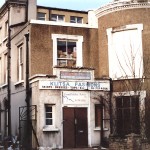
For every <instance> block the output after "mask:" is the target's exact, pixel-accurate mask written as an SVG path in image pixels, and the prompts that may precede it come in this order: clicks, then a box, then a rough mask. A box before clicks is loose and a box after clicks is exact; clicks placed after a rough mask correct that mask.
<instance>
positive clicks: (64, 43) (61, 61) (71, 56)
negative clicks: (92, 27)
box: [52, 34, 83, 67]
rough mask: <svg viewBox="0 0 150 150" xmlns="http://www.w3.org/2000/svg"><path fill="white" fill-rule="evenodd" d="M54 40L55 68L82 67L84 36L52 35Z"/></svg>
mask: <svg viewBox="0 0 150 150" xmlns="http://www.w3.org/2000/svg"><path fill="white" fill-rule="evenodd" d="M52 39H53V51H54V53H53V55H54V56H53V65H54V66H60V67H65V66H68V67H77V66H78V67H82V65H83V63H82V62H83V60H82V42H83V37H82V36H77V35H63V34H52Z"/></svg>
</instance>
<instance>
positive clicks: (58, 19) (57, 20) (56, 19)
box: [51, 14, 65, 22]
mask: <svg viewBox="0 0 150 150" xmlns="http://www.w3.org/2000/svg"><path fill="white" fill-rule="evenodd" d="M54 16H55V17H56V18H55V17H54ZM53 17H54V18H55V19H52V18H53ZM59 17H63V19H62V20H61V19H60V18H59ZM51 21H56V22H65V15H59V14H51Z"/></svg>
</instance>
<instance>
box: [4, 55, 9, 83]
mask: <svg viewBox="0 0 150 150" xmlns="http://www.w3.org/2000/svg"><path fill="white" fill-rule="evenodd" d="M7 71H8V70H7V53H6V54H5V55H4V83H5V84H6V83H7Z"/></svg>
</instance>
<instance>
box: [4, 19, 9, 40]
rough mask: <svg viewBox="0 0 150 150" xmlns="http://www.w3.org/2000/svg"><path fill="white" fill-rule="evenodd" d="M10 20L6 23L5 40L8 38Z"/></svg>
mask: <svg viewBox="0 0 150 150" xmlns="http://www.w3.org/2000/svg"><path fill="white" fill-rule="evenodd" d="M8 28H9V27H8V20H7V21H6V22H5V38H6V37H7V36H8Z"/></svg>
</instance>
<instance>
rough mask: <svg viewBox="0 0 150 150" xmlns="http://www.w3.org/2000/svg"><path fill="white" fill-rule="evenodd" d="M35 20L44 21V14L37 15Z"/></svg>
mask: <svg viewBox="0 0 150 150" xmlns="http://www.w3.org/2000/svg"><path fill="white" fill-rule="evenodd" d="M37 19H38V20H46V14H45V13H42V12H38V13H37Z"/></svg>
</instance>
